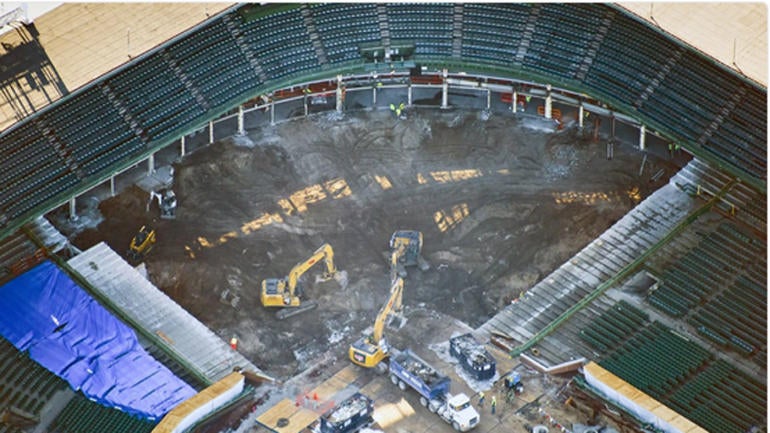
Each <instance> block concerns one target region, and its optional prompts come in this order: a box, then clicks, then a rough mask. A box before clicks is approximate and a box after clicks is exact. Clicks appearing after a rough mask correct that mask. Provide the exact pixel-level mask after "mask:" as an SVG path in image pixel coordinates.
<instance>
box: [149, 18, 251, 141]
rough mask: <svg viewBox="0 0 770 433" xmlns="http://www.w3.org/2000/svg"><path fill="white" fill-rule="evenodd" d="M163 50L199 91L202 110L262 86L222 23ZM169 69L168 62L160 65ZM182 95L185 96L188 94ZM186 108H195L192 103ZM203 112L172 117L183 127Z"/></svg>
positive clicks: (215, 22)
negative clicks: (203, 104)
mask: <svg viewBox="0 0 770 433" xmlns="http://www.w3.org/2000/svg"><path fill="white" fill-rule="evenodd" d="M165 51H166V53H168V55H169V56H170V57H171V58H173V59H174V61H175V62H176V64H177V65H178V67H179V68H180V70H181V71H182V72H183V73H184V74H185V76H186V77H187V78H188V79H189V80H190V81H191V82H192V84H193V86H194V87H195V89H197V91H198V92H200V94H201V95H202V97H203V102H204V103H205V104H206V105H205V106H204V107H203V108H204V109H213V108H215V107H220V106H222V105H223V104H226V103H227V102H230V101H232V99H233V98H234V97H238V96H240V95H242V94H243V93H244V92H252V91H253V90H254V89H256V88H258V87H259V86H260V85H262V84H263V83H262V81H261V79H260V78H259V77H258V76H257V74H256V72H255V71H254V68H253V67H252V66H251V65H250V64H249V61H248V59H247V58H246V56H244V55H243V53H242V52H241V51H240V48H239V47H238V44H237V43H236V40H235V39H234V38H233V35H232V34H231V33H229V32H228V29H227V26H226V25H225V23H224V21H222V20H218V21H214V22H212V23H210V25H208V26H206V27H204V28H202V29H201V30H200V31H197V32H195V33H193V34H192V35H190V36H189V37H187V38H185V39H184V40H183V41H180V42H178V43H176V44H173V45H171V46H169V47H168V48H167V49H166V50H165ZM169 66H170V65H169V64H168V62H166V63H165V64H164V65H163V67H165V68H169ZM169 72H173V71H171V70H169ZM177 87H178V85H177ZM180 91H181V90H180ZM185 93H186V94H188V95H189V92H185ZM199 102H200V101H199ZM186 105H191V106H192V107H193V108H197V107H196V105H197V104H195V101H194V100H190V101H189V102H188V103H187V104H186ZM203 111H205V110H199V111H197V112H195V111H189V112H188V114H187V116H189V118H187V117H185V116H184V115H177V116H172V117H176V123H177V124H178V125H179V126H185V125H189V124H190V120H191V119H194V118H196V117H197V116H200V114H203Z"/></svg>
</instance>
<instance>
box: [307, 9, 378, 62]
mask: <svg viewBox="0 0 770 433" xmlns="http://www.w3.org/2000/svg"><path fill="white" fill-rule="evenodd" d="M310 10H311V12H312V15H313V22H314V23H315V26H316V29H317V30H318V35H319V36H320V38H321V42H322V43H323V46H324V48H325V51H326V55H327V57H328V59H329V62H331V63H345V62H349V61H360V60H361V55H360V54H359V51H358V47H359V46H360V45H361V44H365V43H376V44H381V43H382V36H381V34H380V27H379V26H378V25H377V23H378V21H377V5H375V4H374V3H348V4H340V3H314V4H312V5H311V7H310Z"/></svg>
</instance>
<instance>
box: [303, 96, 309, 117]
mask: <svg viewBox="0 0 770 433" xmlns="http://www.w3.org/2000/svg"><path fill="white" fill-rule="evenodd" d="M302 105H303V106H304V107H305V117H307V113H308V107H307V93H305V97H304V98H302Z"/></svg>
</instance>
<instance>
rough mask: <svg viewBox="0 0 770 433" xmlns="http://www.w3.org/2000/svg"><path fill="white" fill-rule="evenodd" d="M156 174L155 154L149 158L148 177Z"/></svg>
mask: <svg viewBox="0 0 770 433" xmlns="http://www.w3.org/2000/svg"><path fill="white" fill-rule="evenodd" d="M153 173H155V154H154V153H151V154H150V156H149V157H148V158H147V176H149V175H151V174H153Z"/></svg>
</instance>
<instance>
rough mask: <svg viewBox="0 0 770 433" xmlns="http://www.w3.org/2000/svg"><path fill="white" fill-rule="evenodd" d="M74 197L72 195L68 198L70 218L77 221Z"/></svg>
mask: <svg viewBox="0 0 770 433" xmlns="http://www.w3.org/2000/svg"><path fill="white" fill-rule="evenodd" d="M75 204H76V203H75V197H72V198H71V199H70V220H72V221H77V220H78V214H77V212H76V210H75Z"/></svg>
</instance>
